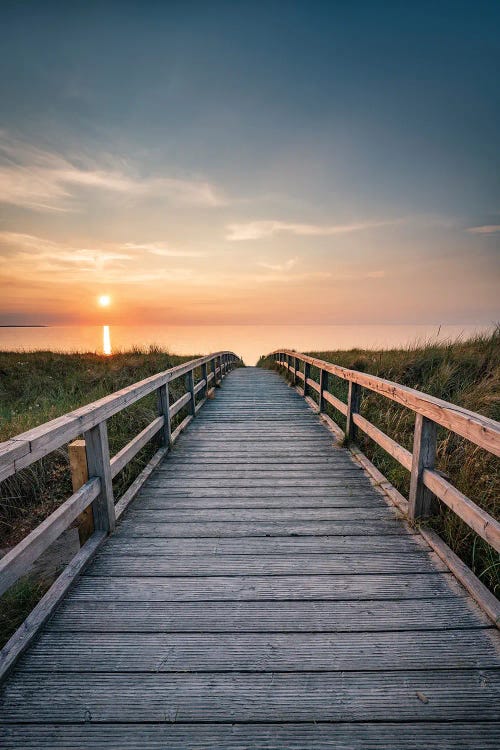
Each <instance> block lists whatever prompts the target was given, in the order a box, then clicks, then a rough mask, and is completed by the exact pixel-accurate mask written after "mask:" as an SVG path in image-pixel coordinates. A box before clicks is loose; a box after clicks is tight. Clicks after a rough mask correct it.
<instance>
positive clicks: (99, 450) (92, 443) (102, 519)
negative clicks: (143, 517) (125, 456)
mask: <svg viewBox="0 0 500 750" xmlns="http://www.w3.org/2000/svg"><path fill="white" fill-rule="evenodd" d="M85 447H86V451H87V466H88V470H89V476H91V477H98V478H99V480H100V491H99V494H98V496H97V497H96V499H95V500H94V502H93V504H92V509H93V513H94V528H95V529H96V530H100V531H107V532H110V531H113V529H114V528H115V503H114V498H113V481H112V476H111V464H110V458H109V444H108V428H107V424H106V422H100V423H99V424H98V425H96V426H95V427H92V429H91V430H89V431H88V432H86V433H85Z"/></svg>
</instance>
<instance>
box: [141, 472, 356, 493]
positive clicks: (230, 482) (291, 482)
mask: <svg viewBox="0 0 500 750" xmlns="http://www.w3.org/2000/svg"><path fill="white" fill-rule="evenodd" d="M270 484H272V486H273V487H290V488H294V487H297V488H299V487H306V488H307V487H315V488H316V489H319V488H321V487H325V488H327V489H335V488H337V487H370V483H369V481H368V480H367V478H366V477H365V476H363V475H362V474H361V473H358V474H356V475H355V476H354V477H339V478H338V479H337V478H335V477H333V478H330V477H328V478H326V479H321V478H319V479H315V477H314V476H313V475H311V476H305V477H289V478H283V479H274V481H273V482H270V481H269V480H268V479H266V478H265V477H242V478H241V479H240V478H239V477H237V476H235V477H227V478H226V479H224V480H221V479H219V478H207V479H201V478H200V479H198V478H196V477H189V476H185V477H176V478H175V479H174V478H172V479H169V480H167V479H165V478H162V477H161V476H157V475H155V477H154V478H153V479H152V480H151V482H150V485H151V487H158V486H160V487H168V488H169V489H175V488H181V489H182V488H184V487H186V488H198V489H204V488H206V489H209V488H211V487H212V488H213V487H232V488H234V489H238V488H244V487H251V488H253V489H256V488H259V487H260V488H262V489H264V490H267V489H268V488H269V485H270Z"/></svg>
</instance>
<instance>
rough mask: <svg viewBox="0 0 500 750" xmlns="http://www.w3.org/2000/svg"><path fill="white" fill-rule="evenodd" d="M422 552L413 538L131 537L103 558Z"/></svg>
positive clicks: (115, 541)
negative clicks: (109, 556)
mask: <svg viewBox="0 0 500 750" xmlns="http://www.w3.org/2000/svg"><path fill="white" fill-rule="evenodd" d="M422 548H425V550H426V551H428V548H427V546H426V545H423V543H422V540H421V539H420V537H419V536H418V535H417V534H411V535H410V534H399V535H396V534H386V535H383V536H376V535H373V536H355V535H351V536H262V537H259V536H254V537H236V538H231V537H220V538H217V537H216V538H207V539H203V538H201V539H200V538H199V537H170V538H168V537H141V536H138V537H134V536H121V537H117V536H112V537H111V538H110V539H109V540H108V542H107V543H106V547H105V549H104V550H103V552H102V554H103V555H107V554H110V555H113V554H131V555H146V556H148V555H166V554H172V555H173V554H175V555H177V556H179V555H207V554H208V555H215V554H217V555H271V554H272V555H276V554H285V555H289V554H294V555H301V554H304V553H307V554H311V555H312V554H324V553H330V554H333V553H336V554H342V553H344V554H345V553H356V554H358V555H363V554H369V555H374V554H377V553H379V552H393V553H398V554H399V555H404V554H407V553H409V552H416V551H418V550H421V549H422Z"/></svg>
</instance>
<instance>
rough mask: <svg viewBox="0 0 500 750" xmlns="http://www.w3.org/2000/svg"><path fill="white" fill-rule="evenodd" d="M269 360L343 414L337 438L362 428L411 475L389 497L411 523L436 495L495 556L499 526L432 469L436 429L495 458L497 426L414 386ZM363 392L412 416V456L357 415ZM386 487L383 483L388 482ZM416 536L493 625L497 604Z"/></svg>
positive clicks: (298, 358)
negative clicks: (339, 393)
mask: <svg viewBox="0 0 500 750" xmlns="http://www.w3.org/2000/svg"><path fill="white" fill-rule="evenodd" d="M269 356H270V357H272V358H273V359H274V361H275V362H276V365H277V366H278V368H281V369H284V370H286V372H287V373H288V374H289V376H290V377H291V379H292V382H293V384H294V385H295V386H298V384H299V383H300V386H299V388H300V391H301V393H302V395H303V396H304V397H305V398H308V396H309V394H310V393H311V391H315V392H316V394H317V398H318V409H319V412H320V413H324V412H325V405H326V404H327V403H328V404H330V405H331V406H332V407H333V408H334V409H336V410H337V411H339V412H340V413H341V414H343V415H344V417H345V419H346V429H345V433H342V431H341V430H340V427H339V426H338V425H336V424H335V429H336V431H337V432H338V433H339V435H340V434H341V433H342V436H344V437H345V438H347V441H348V442H349V443H350V444H351V445H352V444H353V443H355V441H356V432H357V430H361V431H362V432H364V433H365V434H366V435H368V437H369V438H371V439H372V440H373V441H374V442H375V443H377V444H378V445H379V446H380V447H381V448H383V450H384V451H386V452H387V453H388V454H389V455H390V456H392V458H394V459H396V461H398V463H400V464H401V466H403V467H404V468H405V469H407V470H408V471H409V472H410V491H409V497H408V500H406V499H405V498H403V496H402V495H401V494H400V493H399V492H398V491H397V490H396V489H395V488H394V487H391V492H390V493H389V494H390V496H391V498H392V499H393V501H395V502H396V504H397V505H398V506H399V507H400V509H401V510H403V512H404V513H405V514H406V515H407V516H408V518H409V519H410V520H411V521H416V520H418V519H422V518H425V517H426V516H428V515H429V514H430V512H431V504H432V501H433V498H434V496H435V497H437V498H439V500H441V501H442V502H443V503H445V505H447V506H448V507H449V508H450V509H451V510H452V511H453V512H454V513H456V514H457V515H458V516H459V517H460V518H461V519H462V520H463V521H465V523H466V524H467V525H468V526H469V527H470V528H471V529H473V531H474V532H475V533H476V534H478V535H479V536H480V537H481V538H482V539H484V540H485V541H486V542H487V543H488V544H489V545H491V546H492V547H493V548H494V549H495V550H496V551H497V552H499V551H500V523H499V522H498V521H497V520H496V519H495V518H493V517H492V516H491V515H490V514H489V513H487V512H486V511H484V510H483V509H482V508H480V507H479V506H478V505H476V504H475V503H474V502H472V500H470V499H469V498H468V497H466V496H465V495H464V494H463V493H462V492H460V491H459V490H458V489H457V488H456V487H454V486H453V485H452V484H451V483H450V482H449V481H448V479H447V478H445V477H444V476H443V475H442V474H441V473H440V472H439V471H437V470H436V468H435V459H436V437H437V427H438V425H439V426H441V427H445V428H446V429H447V430H450V431H451V432H454V433H456V434H457V435H460V436H461V437H463V438H466V439H467V440H469V441H470V442H472V443H474V444H475V445H477V446H479V447H480V448H484V449H485V450H487V451H489V452H490V453H493V454H494V455H495V456H500V423H498V422H496V421H495V420H493V419H488V418H487V417H484V416H482V415H481V414H476V413H475V412H472V411H468V410H467V409H463V408H462V407H460V406H455V405H454V404H451V403H448V402H447V401H443V400H441V399H438V398H434V397H433V396H429V395H427V394H426V393H422V392H420V391H416V390H414V389H413V388H408V387H406V386H403V385H399V384H398V383H394V382H391V381H390V380H384V379H383V378H379V377H377V376H375V375H369V374H367V373H364V372H359V371H357V370H350V369H348V368H346V367H340V366H339V365H335V364H332V363H330V362H325V361H324V360H321V359H316V358H314V357H309V356H307V355H305V354H299V353H297V352H295V351H291V350H286V349H285V350H278V351H275V352H273V353H272V354H271V355H269ZM301 368H302V369H301ZM311 368H315V369H317V370H318V372H319V380H318V381H316V380H314V379H313V378H311ZM331 375H333V376H334V377H337V378H340V379H342V380H344V381H347V383H348V397H347V402H344V401H341V400H340V399H338V398H337V397H336V396H334V395H333V394H332V393H331V392H330V390H329V378H330V376H331ZM362 388H366V389H368V390H370V391H373V392H375V393H378V394H381V395H382V396H385V397H386V398H388V399H391V400H392V401H395V402H397V403H398V404H401V405H403V406H405V407H407V408H408V409H411V410H412V411H413V412H415V428H414V437H413V451H412V452H411V453H410V451H408V450H407V449H406V448H404V447H403V446H401V445H399V443H397V442H396V441H395V440H393V439H392V438H391V437H389V435H386V434H385V433H384V432H382V430H380V429H379V428H378V427H376V426H375V425H373V424H372V423H371V422H369V421H368V420H367V419H366V418H365V417H363V416H362V415H361V414H360V413H359V412H360V404H361V392H362ZM364 458H365V461H364V464H365V466H367V465H368V464H370V468H371V469H372V470H374V471H375V472H376V478H377V479H378V480H380V479H382V480H385V477H383V476H382V475H381V474H380V472H378V470H376V469H375V467H374V466H373V465H372V464H371V463H370V462H369V461H368V459H366V457H364ZM373 473H374V472H373V471H372V474H373ZM385 483H386V484H388V482H387V480H385ZM421 532H422V534H423V535H424V536H425V538H426V539H427V541H428V542H429V543H430V544H431V545H432V546H433V548H434V549H435V551H436V552H437V553H438V554H439V555H440V556H441V557H442V559H444V560H445V562H447V564H448V565H449V567H450V568H451V569H452V570H453V572H454V573H455V574H456V575H457V577H458V578H459V579H460V580H461V581H462V583H463V584H464V585H465V586H466V587H467V588H468V589H469V591H470V592H471V593H472V594H473V595H474V596H475V598H476V599H477V600H478V601H479V602H480V604H481V605H482V606H483V608H484V609H485V610H486V611H487V612H488V614H489V615H490V616H491V617H492V618H493V619H494V620H495V621H497V622H498V618H499V605H498V600H497V599H496V598H495V597H494V596H493V595H492V594H491V593H490V592H489V591H488V589H486V587H485V586H484V585H483V584H482V583H481V582H480V581H479V579H478V578H476V576H474V575H473V573H472V572H471V571H470V570H469V569H468V568H467V567H466V566H465V565H464V563H462V561H460V560H459V558H458V557H457V556H456V555H455V554H454V553H453V552H452V551H451V550H450V549H449V548H448V546H447V545H445V543H444V542H443V540H441V539H440V538H439V537H438V536H437V535H436V534H435V533H434V532H433V531H431V529H421Z"/></svg>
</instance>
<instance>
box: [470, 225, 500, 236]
mask: <svg viewBox="0 0 500 750" xmlns="http://www.w3.org/2000/svg"><path fill="white" fill-rule="evenodd" d="M466 231H467V232H469V233H470V234H495V233H496V232H500V224H483V225H482V226H479V227H467V230H466Z"/></svg>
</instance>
